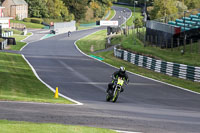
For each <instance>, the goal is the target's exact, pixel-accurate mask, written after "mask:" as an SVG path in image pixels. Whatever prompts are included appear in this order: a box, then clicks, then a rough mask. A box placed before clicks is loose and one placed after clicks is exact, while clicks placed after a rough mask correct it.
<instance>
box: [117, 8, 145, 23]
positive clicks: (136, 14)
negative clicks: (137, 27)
mask: <svg viewBox="0 0 200 133" xmlns="http://www.w3.org/2000/svg"><path fill="white" fill-rule="evenodd" d="M114 6H119V7H125V8H128V9H130V10H131V11H132V16H131V17H130V18H129V19H128V20H127V22H126V25H127V26H132V25H133V20H134V17H135V19H136V18H143V16H141V8H139V7H135V13H134V7H133V6H126V5H118V4H114Z"/></svg>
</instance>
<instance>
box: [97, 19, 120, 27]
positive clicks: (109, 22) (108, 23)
mask: <svg viewBox="0 0 200 133" xmlns="http://www.w3.org/2000/svg"><path fill="white" fill-rule="evenodd" d="M100 26H118V21H106V20H101V21H100Z"/></svg>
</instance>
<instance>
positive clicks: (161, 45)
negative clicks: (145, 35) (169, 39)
mask: <svg viewBox="0 0 200 133" xmlns="http://www.w3.org/2000/svg"><path fill="white" fill-rule="evenodd" d="M162 42H163V40H162V37H161V36H160V48H162V44H163V43H162Z"/></svg>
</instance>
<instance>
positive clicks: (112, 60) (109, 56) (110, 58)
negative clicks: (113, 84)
mask: <svg viewBox="0 0 200 133" xmlns="http://www.w3.org/2000/svg"><path fill="white" fill-rule="evenodd" d="M102 34H104V32H103V31H99V32H97V33H94V34H92V35H90V36H87V37H86V38H83V39H81V40H79V41H77V46H78V47H79V48H80V49H81V50H82V51H83V52H84V53H86V54H91V52H90V50H89V49H90V47H91V45H94V47H95V41H91V40H92V39H94V37H95V38H99V39H100V40H104V39H105V36H104V35H102ZM123 37H124V36H123ZM127 38H128V37H127ZM97 42H98V41H97ZM130 42H131V43H130ZM132 42H133V41H130V40H129V41H126V42H125V44H128V43H129V45H132V46H131V47H137V46H135V45H133V44H132ZM137 42H139V41H138V40H137ZM123 43H124V41H123ZM98 45H102V46H98V47H104V46H105V41H101V43H99V44H98ZM138 45H139V44H138ZM150 48H151V47H150ZM143 49H144V48H143ZM96 50H99V49H96ZM152 51H153V50H152ZM93 55H95V56H99V57H102V58H104V60H103V62H106V63H109V64H111V65H113V66H116V67H120V66H125V67H126V69H127V70H128V71H130V72H133V73H137V74H140V75H143V76H146V77H150V78H153V79H156V80H159V81H163V82H166V83H170V84H173V85H176V86H180V87H184V88H186V89H189V90H193V91H196V92H200V83H197V82H193V81H190V80H184V79H179V78H176V77H171V76H168V75H165V74H162V73H157V72H154V71H152V70H148V69H145V68H142V67H138V66H136V65H134V64H131V63H129V62H126V61H123V60H121V59H118V58H116V57H114V55H113V51H109V52H101V53H96V54H94V53H93ZM130 80H131V79H130ZM133 81H134V79H133Z"/></svg>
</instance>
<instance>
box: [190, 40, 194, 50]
mask: <svg viewBox="0 0 200 133" xmlns="http://www.w3.org/2000/svg"><path fill="white" fill-rule="evenodd" d="M192 42H193V41H192V39H191V40H190V53H192Z"/></svg>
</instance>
